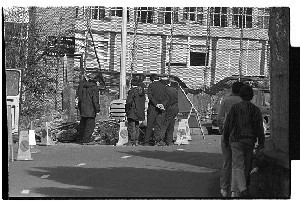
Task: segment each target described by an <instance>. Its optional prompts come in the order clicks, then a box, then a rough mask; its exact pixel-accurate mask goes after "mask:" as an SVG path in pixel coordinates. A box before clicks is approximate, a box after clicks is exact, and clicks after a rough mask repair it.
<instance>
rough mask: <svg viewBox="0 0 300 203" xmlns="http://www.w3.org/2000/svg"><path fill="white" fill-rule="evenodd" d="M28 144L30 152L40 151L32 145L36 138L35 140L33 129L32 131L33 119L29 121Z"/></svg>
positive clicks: (34, 143) (34, 144)
mask: <svg viewBox="0 0 300 203" xmlns="http://www.w3.org/2000/svg"><path fill="white" fill-rule="evenodd" d="M29 146H30V152H31V153H32V154H34V153H38V152H40V150H38V149H36V148H35V147H34V146H36V140H35V131H34V127H33V121H30V129H29Z"/></svg>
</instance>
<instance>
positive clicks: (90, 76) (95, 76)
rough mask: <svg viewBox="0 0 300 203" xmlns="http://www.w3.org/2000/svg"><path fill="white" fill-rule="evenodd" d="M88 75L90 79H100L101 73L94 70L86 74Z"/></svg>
mask: <svg viewBox="0 0 300 203" xmlns="http://www.w3.org/2000/svg"><path fill="white" fill-rule="evenodd" d="M86 77H87V79H89V80H98V79H100V75H99V74H97V73H93V72H91V73H87V74H86Z"/></svg>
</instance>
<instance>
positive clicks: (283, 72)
mask: <svg viewBox="0 0 300 203" xmlns="http://www.w3.org/2000/svg"><path fill="white" fill-rule="evenodd" d="M289 36H290V12H289V8H284V7H282V8H281V7H278V8H277V7H273V8H271V9H270V25H269V39H270V90H271V94H270V97H271V123H270V125H271V126H270V130H271V140H272V144H273V149H274V150H276V151H282V152H285V153H288V152H289V43H290V38H289Z"/></svg>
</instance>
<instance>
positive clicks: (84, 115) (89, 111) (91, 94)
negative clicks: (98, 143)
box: [77, 73, 100, 145]
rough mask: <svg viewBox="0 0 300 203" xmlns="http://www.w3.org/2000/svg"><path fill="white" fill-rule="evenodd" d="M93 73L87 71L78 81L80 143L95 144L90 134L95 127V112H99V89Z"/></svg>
mask: <svg viewBox="0 0 300 203" xmlns="http://www.w3.org/2000/svg"><path fill="white" fill-rule="evenodd" d="M97 77H98V76H97V75H96V74H95V73H89V74H87V75H86V76H85V78H84V79H83V80H82V81H81V82H80V83H79V87H78V92H77V96H78V109H79V112H80V124H79V134H80V136H82V137H81V143H82V144H85V145H91V144H95V143H94V140H92V134H93V131H94V128H95V118H96V114H97V113H99V112H100V104H99V89H98V87H97V84H96V78H97Z"/></svg>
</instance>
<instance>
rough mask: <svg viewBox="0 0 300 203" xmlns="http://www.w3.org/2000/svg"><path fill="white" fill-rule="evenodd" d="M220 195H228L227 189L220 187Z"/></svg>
mask: <svg viewBox="0 0 300 203" xmlns="http://www.w3.org/2000/svg"><path fill="white" fill-rule="evenodd" d="M221 195H222V197H229V192H228V190H227V189H221Z"/></svg>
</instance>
